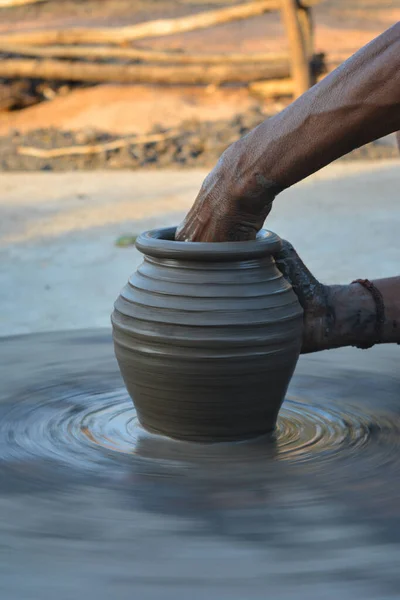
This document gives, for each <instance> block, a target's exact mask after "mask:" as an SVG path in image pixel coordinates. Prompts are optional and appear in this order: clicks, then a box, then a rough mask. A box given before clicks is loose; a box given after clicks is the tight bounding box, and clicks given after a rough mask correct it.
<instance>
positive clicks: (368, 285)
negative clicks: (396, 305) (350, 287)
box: [352, 279, 385, 350]
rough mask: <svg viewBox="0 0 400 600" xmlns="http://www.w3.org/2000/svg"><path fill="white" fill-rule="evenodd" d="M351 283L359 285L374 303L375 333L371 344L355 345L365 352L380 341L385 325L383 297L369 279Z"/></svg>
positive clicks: (356, 280)
mask: <svg viewBox="0 0 400 600" xmlns="http://www.w3.org/2000/svg"><path fill="white" fill-rule="evenodd" d="M352 283H359V284H360V285H362V286H363V287H364V288H365V289H366V290H368V291H369V292H370V294H371V296H372V297H373V299H374V302H375V315H376V316H375V331H374V339H373V341H372V343H371V344H357V348H362V349H363V350H366V349H368V348H372V346H374V345H375V344H379V343H380V342H381V340H382V330H383V326H384V324H385V304H384V302H383V296H382V294H381V293H380V291H379V290H378V288H377V287H376V286H375V285H374V284H373V283H372V282H371V281H370V280H369V279H355V280H354V281H352Z"/></svg>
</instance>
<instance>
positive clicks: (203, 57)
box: [0, 43, 289, 65]
mask: <svg viewBox="0 0 400 600" xmlns="http://www.w3.org/2000/svg"><path fill="white" fill-rule="evenodd" d="M0 53H1V54H15V55H16V56H33V57H36V58H46V57H48V58H80V59H88V58H95V59H96V58H98V59H110V58H115V59H123V60H124V59H127V60H140V61H142V62H151V63H168V64H183V65H186V64H203V65H215V64H221V63H222V64H223V63H235V64H237V63H238V64H243V63H247V64H248V63H271V62H277V61H285V60H286V61H287V62H289V55H288V53H287V52H280V53H273V52H259V53H254V54H243V53H236V52H232V53H229V52H225V53H219V54H204V53H201V54H187V53H185V52H171V51H157V50H144V49H142V48H114V47H111V46H62V45H59V46H25V45H18V44H1V43H0Z"/></svg>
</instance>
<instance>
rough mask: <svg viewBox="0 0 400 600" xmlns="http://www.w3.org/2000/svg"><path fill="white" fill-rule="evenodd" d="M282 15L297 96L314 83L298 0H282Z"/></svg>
mask: <svg viewBox="0 0 400 600" xmlns="http://www.w3.org/2000/svg"><path fill="white" fill-rule="evenodd" d="M281 2H282V16H283V21H284V24H285V28H286V33H287V37H288V41H289V48H290V59H291V75H292V78H293V81H294V83H295V97H298V96H301V95H302V94H303V93H304V92H306V91H307V90H308V89H309V88H310V87H311V85H312V79H311V69H310V62H309V59H308V56H307V52H306V48H305V43H304V39H303V33H302V30H301V27H300V22H299V18H298V4H297V1H296V0H281Z"/></svg>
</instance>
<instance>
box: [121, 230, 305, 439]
mask: <svg viewBox="0 0 400 600" xmlns="http://www.w3.org/2000/svg"><path fill="white" fill-rule="evenodd" d="M174 231H175V230H174V229H168V230H158V231H155V232H148V233H146V234H143V235H142V236H140V237H139V238H138V241H137V246H138V248H139V250H141V251H142V252H143V253H144V261H143V263H142V264H141V265H140V266H139V268H138V270H137V271H136V273H134V274H133V275H132V276H131V278H130V279H129V281H128V283H127V285H126V286H125V287H124V289H123V290H122V292H121V295H120V296H119V298H118V299H117V301H116V302H115V307H114V312H113V315H112V325H113V336H114V346H115V353H116V357H117V360H118V363H119V367H120V370H121V374H122V376H123V379H124V382H125V384H126V387H127V389H128V392H129V394H130V396H131V397H132V399H133V402H134V404H135V407H136V409H137V413H138V418H139V420H140V422H141V423H142V425H143V426H144V427H145V428H146V429H148V430H150V431H154V432H157V433H161V434H165V435H168V436H170V437H175V438H178V439H186V440H193V441H228V440H238V439H246V438H251V437H256V436H259V435H262V434H264V433H266V432H268V431H271V430H272V429H273V428H274V426H275V423H276V418H277V415H278V411H279V409H280V407H281V404H282V401H283V399H284V396H285V393H286V390H287V387H288V384H289V381H290V379H291V377H292V374H293V371H294V369H295V366H296V362H297V359H298V357H299V353H300V348H301V341H302V316H303V311H302V308H301V306H300V304H299V302H298V300H297V297H296V295H295V293H294V292H293V290H292V288H291V286H290V285H289V284H288V283H287V282H286V280H285V279H284V278H283V277H282V275H281V273H280V272H279V270H278V269H277V267H276V265H275V261H274V259H273V253H274V252H276V251H277V250H278V249H279V247H280V240H279V238H278V237H277V236H276V235H275V234H272V233H270V232H265V231H263V232H261V233H260V234H259V237H258V239H257V241H252V242H234V243H227V244H224V243H222V244H221V243H219V244H203V243H190V244H187V243H186V244H185V243H184V242H174V241H172V240H173V238H174ZM164 238H167V241H166V240H165V239H164ZM165 245H167V246H168V248H167V249H165ZM249 245H251V246H252V247H251V248H250V246H249ZM210 247H213V248H210Z"/></svg>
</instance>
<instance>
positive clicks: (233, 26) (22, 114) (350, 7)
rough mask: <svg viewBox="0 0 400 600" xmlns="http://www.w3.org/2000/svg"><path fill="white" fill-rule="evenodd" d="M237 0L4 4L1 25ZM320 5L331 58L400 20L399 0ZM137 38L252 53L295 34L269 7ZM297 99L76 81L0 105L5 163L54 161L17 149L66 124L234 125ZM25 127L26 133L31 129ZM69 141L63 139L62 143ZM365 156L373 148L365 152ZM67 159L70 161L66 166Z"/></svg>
mask: <svg viewBox="0 0 400 600" xmlns="http://www.w3.org/2000/svg"><path fill="white" fill-rule="evenodd" d="M230 4H232V2H231V1H228V0H225V1H223V0H220V1H219V2H216V1H212V0H209V1H208V2H204V0H135V1H131V0H102V1H101V2H97V1H94V0H85V1H82V0H63V1H62V2H59V1H56V0H49V1H48V2H44V3H39V4H35V5H31V6H29V5H28V6H23V7H18V8H13V9H3V10H2V11H1V22H0V34H1V33H3V32H4V33H5V32H12V31H28V30H32V29H37V28H38V26H39V27H40V28H54V27H61V26H65V27H73V26H79V25H86V26H90V25H92V26H95V25H101V26H110V27H112V26H120V25H126V24H132V23H137V22H141V21H146V20H149V19H157V18H165V17H177V16H181V15H185V14H192V13H194V12H199V11H202V10H207V9H212V8H218V7H222V6H226V5H230ZM313 15H314V20H315V26H316V30H315V33H316V35H315V49H316V51H317V52H324V53H325V54H326V57H327V63H328V65H329V64H330V63H335V64H336V63H338V62H340V61H341V60H344V59H345V58H346V57H347V56H349V55H350V54H352V53H353V52H354V51H356V50H357V49H358V48H359V47H360V46H362V45H364V44H365V43H367V42H368V41H369V40H371V39H372V38H373V37H375V36H377V35H379V34H380V33H381V32H382V31H384V30H385V29H386V28H387V27H389V26H390V25H391V24H393V23H394V22H395V21H397V20H399V19H400V0H379V2H378V1H376V0H325V1H322V2H321V3H320V4H319V5H317V6H316V7H315V8H314V9H313ZM136 45H137V46H141V47H147V48H154V49H172V48H174V49H177V48H179V49H184V50H186V51H194V52H229V51H241V52H248V53H251V52H261V51H269V50H270V51H272V52H274V51H276V52H279V51H282V50H284V49H285V46H286V40H285V35H284V30H283V27H282V23H281V21H280V16H279V15H278V14H266V15H264V16H262V17H257V18H253V19H248V20H246V21H239V22H234V23H229V24H226V25H221V26H218V27H214V28H212V29H207V30H202V31H194V32H188V33H185V34H180V35H173V36H166V37H161V38H156V39H146V40H140V41H138V42H137V44H136ZM288 101H289V100H288V99H286V100H281V101H263V100H261V99H260V98H257V97H255V96H254V95H252V94H251V93H250V92H249V90H248V89H247V88H246V87H242V88H232V87H231V88H229V87H221V88H218V87H215V86H211V87H208V88H207V87H200V86H197V87H196V86H192V87H188V86H187V87H173V86H171V87H167V86H146V85H98V86H93V87H87V88H81V89H74V90H72V91H70V92H69V93H65V90H64V91H62V93H59V94H58V93H57V94H55V96H54V97H53V98H52V99H51V100H49V101H45V102H42V103H40V104H37V105H35V106H31V107H29V108H25V109H23V110H18V111H8V112H6V111H5V112H0V136H2V140H1V142H0V169H1V170H8V169H11V170H13V169H21V168H22V169H25V168H28V169H31V168H39V169H42V168H46V166H47V165H48V163H47V162H46V161H39V162H37V161H36V162H35V160H34V161H33V163H32V162H30V161H27V160H25V161H22V162H21V161H19V160H11V158H10V157H12V156H13V152H14V151H16V150H15V148H16V147H17V146H19V145H20V144H22V145H30V144H31V141H32V136H33V138H34V139H35V140H36V141H37V144H36V145H38V146H39V147H47V146H48V140H50V142H51V143H50V146H52V145H54V144H53V141H52V140H53V139H54V140H55V138H57V137H60V136H61V133H60V134H59V135H58V136H54V135H53V133H52V131H53V130H57V131H59V132H64V133H63V135H64V137H65V136H67V138H68V136H69V137H70V138H71V143H79V139H80V138H82V135H83V138H86V137H87V132H89V137H93V132H94V131H95V132H98V133H97V134H96V135H95V136H94V138H95V139H101V137H102V136H103V135H104V134H108V135H111V136H113V135H114V136H115V135H117V136H118V135H119V136H120V135H128V134H132V133H137V134H143V133H148V132H150V131H152V130H154V128H158V129H159V128H163V129H169V128H171V127H172V128H175V127H181V128H184V127H185V124H187V123H192V124H193V123H197V124H201V123H204V122H208V123H211V124H212V123H220V122H221V121H226V123H227V127H228V126H229V125H228V124H229V122H230V121H232V119H234V118H235V116H236V115H247V114H248V113H249V112H254V111H259V112H260V114H263V115H269V114H273V113H274V112H277V111H279V110H281V109H282V108H283V107H284V106H285V104H287V102H288ZM260 120H261V117H260ZM254 124H257V123H254ZM193 128H194V129H195V130H196V131H197V129H198V128H199V125H193V127H191V128H190V127H189V129H193ZM40 132H43V135H42V134H41V133H40ZM82 132H84V133H83V134H82ZM16 134H17V138H18V139H16V137H15V136H16ZM76 135H77V139H75V137H76ZM24 136H27V137H26V139H24ZM46 140H47V141H46ZM54 143H56V141H54ZM68 143H69V142H67V141H62V142H61V145H68ZM218 149H219V146H218ZM382 152H383V157H384V158H388V157H390V156H391V152H392V151H390V152H389V154H388V150H387V149H386V148H385V149H383V150H382V147H381V146H380V147H379V152H378V154H377V152H376V151H375V153H374V152H372V157H373V158H376V157H379V156H378V155H380V154H382ZM150 154H151V153H150ZM214 154H215V153H213V156H211V157H210V158H209V159H206V160H203V161H202V162H197V163H196V166H203V165H205V164H208V163H207V161H208V162H210V161H211V162H212V161H213V159H214ZM354 156H357V155H354ZM362 157H363V158H365V157H370V156H369V155H368V156H366V155H365V153H364V154H363V155H362ZM111 159H112V160H111V162H114V163H115V166H117V167H118V168H121V167H124V166H129V167H131V166H134V167H137V166H143V164H144V165H146V166H149V164H148V163H149V161H146V160H145V161H142V160H139V161H136V162H135V160H136V159H135V160H133V162H132V161H129V160H128V163H127V161H126V160H125V164H124V162H123V161H122V162H121V161H118V160H116V157H115V155H112V156H111ZM82 162H83V163H85V164H86V166H88V164H87V163H88V161H82V160H78V161H76V160H73V161H72V163H71V161H69V164H70V166H71V168H81V166H80V165H81V163H82ZM92 162H93V161H92ZM109 162H110V161H108V159H107V157H104V156H103V157H101V160H100V161H97V166H98V167H100V168H105V167H107V166H108V163H109ZM150 162H151V161H150ZM153 162H154V161H153ZM181 162H182V161H181ZM184 162H187V161H184ZM11 163H12V164H11ZM58 163H60V161H58ZM58 163H57V164H58ZM94 163H96V160H94ZM131 163H132V164H131ZM57 164H56V165H55V166H54V164H53V162H52V163H51V165H50V168H52V169H53V168H56V169H57V168H58V167H57ZM171 164H174V165H178V164H179V160H178V161H171ZM67 166H68V165H64V167H63V168H67ZM164 166H165V165H164ZM189 166H193V161H189Z"/></svg>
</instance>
